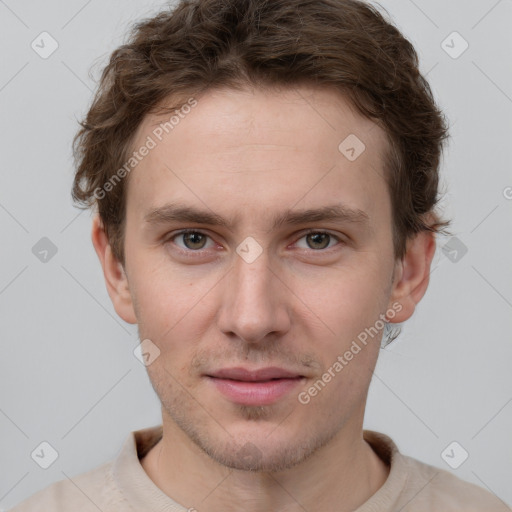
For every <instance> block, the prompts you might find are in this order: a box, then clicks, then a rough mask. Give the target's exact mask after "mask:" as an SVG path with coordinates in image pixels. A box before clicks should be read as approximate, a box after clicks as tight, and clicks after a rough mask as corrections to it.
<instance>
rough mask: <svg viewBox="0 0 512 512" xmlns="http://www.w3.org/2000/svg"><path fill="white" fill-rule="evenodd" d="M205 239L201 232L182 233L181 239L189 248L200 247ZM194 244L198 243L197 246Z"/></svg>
mask: <svg viewBox="0 0 512 512" xmlns="http://www.w3.org/2000/svg"><path fill="white" fill-rule="evenodd" d="M205 239H206V237H205V236H204V235H203V234H202V233H196V232H195V233H183V241H184V243H185V245H186V246H187V247H188V248H189V249H202V248H203V247H204V242H205ZM190 244H192V247H190ZM194 244H199V247H197V246H196V245H194Z"/></svg>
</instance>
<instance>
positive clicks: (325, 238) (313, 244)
mask: <svg viewBox="0 0 512 512" xmlns="http://www.w3.org/2000/svg"><path fill="white" fill-rule="evenodd" d="M303 239H305V240H306V245H307V247H301V248H302V249H313V250H322V249H327V248H329V244H330V242H332V241H338V242H339V241H340V240H339V238H338V237H335V236H334V235H331V234H330V233H325V232H323V231H311V232H310V233H307V234H306V235H304V236H303V237H302V238H300V240H303ZM297 243H298V242H297ZM331 247H332V246H331Z"/></svg>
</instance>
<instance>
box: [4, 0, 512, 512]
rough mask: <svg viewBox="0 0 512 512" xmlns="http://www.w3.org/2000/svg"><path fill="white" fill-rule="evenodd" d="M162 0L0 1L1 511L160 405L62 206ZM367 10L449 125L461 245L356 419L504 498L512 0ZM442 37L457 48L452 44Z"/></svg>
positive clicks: (156, 417)
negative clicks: (127, 58)
mask: <svg viewBox="0 0 512 512" xmlns="http://www.w3.org/2000/svg"><path fill="white" fill-rule="evenodd" d="M163 4H164V3H163V2H157V1H142V0H128V1H127V0H123V1H121V0H108V1H105V2H101V1H99V0H90V1H84V0H68V1H66V2H64V1H57V0H48V1H45V2H36V1H27V0H18V1H15V0H0V38H1V46H0V48H1V50H0V51H1V62H2V64H1V69H0V112H1V116H0V140H1V153H0V155H1V165H0V168H1V171H0V228H1V234H2V251H1V252H0V258H1V260H0V263H1V265H0V322H1V330H0V336H1V357H0V433H1V435H0V461H1V468H0V469H1V476H0V507H2V508H4V509H7V508H9V507H11V506H13V505H14V504H16V503H17V502H19V501H20V500H22V499H24V498H26V497H28V496H29V495H31V494H32V493H34V492H35V491H37V490H39V489H41V488H43V487H46V486H47V485H49V484H50V483H52V482H54V481H57V480H61V479H66V478H70V479H73V477H74V476H76V475H77V474H79V473H81V472H84V471H87V470H89V469H91V468H93V467H96V466H97V465H99V464H101V463H103V462H105V461H107V460H109V459H111V458H113V457H115V456H116V454H117V453H118V451H119V449H120V447H121V445H122V443H123V441H124V440H125V438H126V436H127V435H128V433H129V432H130V431H132V430H136V429H140V428H144V427H146V426H151V425H155V424H158V423H160V409H159V402H158V400H157V398H156V396H155V394H154V392H153V390H152V388H151V386H150V383H149V380H148V378H147V375H146V370H145V368H144V366H143V365H142V364H141V363H140V362H139V361H138V360H137V359H136V358H135V357H134V354H133V350H134V348H135V347H136V346H137V344H138V340H137V332H136V328H135V326H130V325H127V324H124V323H123V321H122V320H120V319H119V318H118V317H117V316H116V314H115V312H114V309H113V307H112V305H111V303H110V299H109V298H108V295H107V293H106V290H105V286H104V282H103V278H102V274H101V270H100V265H99V262H98V261H97V258H96V254H95V253H94V251H93V248H92V244H91V242H90V224H91V217H90V214H89V212H85V213H80V211H79V210H76V209H74V208H73V206H72V203H71V199H70V186H71V182H72V176H73V162H72V158H71V140H72V137H73V135H74V133H75V131H76V129H77V126H78V125H77V119H79V118H81V117H82V115H83V114H84V112H85V111H86V109H87V106H88V105H89V103H90V101H91V98H92V90H94V86H95V82H94V79H93V78H96V77H98V73H99V70H100V69H101V65H102V64H104V63H105V62H106V58H107V56H108V54H109V53H110V52H111V51H112V50H113V49H114V48H115V47H116V46H118V45H119V44H120V43H121V42H122V40H123V37H124V34H125V32H126V29H127V28H128V26H129V25H130V24H131V22H132V21H134V20H137V19H139V18H141V17H145V16H148V15H150V14H152V13H154V12H155V11H156V10H157V9H158V7H159V6H161V5H163ZM381 5H383V6H384V7H386V8H387V9H388V10H389V12H390V14H391V15H392V17H393V19H394V20H395V23H396V24H397V25H398V27H399V28H400V29H401V30H402V31H403V32H404V34H405V35H406V36H407V37H408V38H409V39H410V40H411V41H412V42H413V44H414V45H415V46H416V48H417V49H418V51H419V54H420V59H421V69H422V71H423V72H424V73H428V79H429V81H430V83H431V85H432V88H433V90H434V93H435V95H436V98H437V99H438V101H439V103H440V105H441V107H442V108H443V109H444V110H445V112H446V114H447V116H448V118H449V120H450V123H451V135H452V139H451V141H450V146H449V148H448V150H447V152H446V154H445V158H444V161H443V187H444V189H445V190H446V194H445V199H444V201H443V206H444V211H445V214H446V216H448V217H450V218H454V224H453V227H452V229H453V231H454V234H455V236H456V237H457V239H458V241H457V240H456V241H453V240H451V241H450V240H449V238H448V237H444V238H441V239H440V240H439V244H438V245H439V247H438V250H437V252H436V256H435V260H434V265H433V271H432V279H431V284H430V287H429V290H428V292H427V295H426V296H425V298H424V299H423V301H422V302H421V304H420V306H419V307H418V309H417V312H416V314H415V315H414V317H413V318H412V319H411V320H410V321H409V322H408V323H407V324H406V325H405V326H404V329H403V332H402V334H401V336H400V337H399V338H398V339H397V340H396V341H395V342H394V343H393V344H392V345H391V346H390V347H388V348H387V349H386V350H383V351H381V355H380V359H379V362H378V365H377V369H376V372H375V377H374V379H373V381H372V385H371V388H370V395H369V399H368V407H367V413H366V418H365V428H368V429H374V430H378V431H381V432H384V433H386V434H388V435H390V436H391V437H392V438H393V439H394V440H395V442H396V443H397V444H398V446H399V448H400V449H401V451H402V452H404V453H406V454H407V455H410V456H412V457H415V458H418V459H420V460H422V461H424V462H427V463H429V464H432V465H435V466H438V467H441V468H444V469H446V470H449V471H452V472H453V473H454V474H456V475H457V476H459V477H461V478H463V479H465V480H469V481H471V482H474V483H476V484H478V485H480V486H482V487H485V488H487V489H489V490H490V491H492V492H494V493H495V494H496V495H497V496H499V497H500V498H501V499H502V500H504V501H505V502H507V503H509V504H512V486H511V485H510V483H511V482H512V443H511V442H510V441H511V432H512V403H511V402H512V372H511V371H510V366H511V365H510V361H511V359H512V343H511V335H510V333H511V331H512V329H511V328H512V272H511V271H510V264H511V261H512V258H511V256H512V241H511V240H512V237H511V234H512V200H511V199H510V198H511V197H512V188H507V187H512V173H511V153H510V145H511V135H512V126H511V117H512V68H511V62H512V60H511V56H512V55H511V54H512V52H511V49H512V48H511V47H512V38H511V35H510V32H511V30H510V29H511V20H512V2H511V1H510V0H500V1H496V0H479V1H467V0H451V1H449V2H446V1H444V0H435V1H432V0H430V1H426V0H415V1H412V0H401V1H398V0H386V1H382V2H381ZM43 31H47V32H49V33H50V34H51V35H52V37H53V38H54V39H55V40H56V41H57V42H58V44H59V47H58V49H57V50H56V51H55V53H53V54H52V55H51V56H50V57H49V58H47V59H43V58H41V57H40V56H39V55H38V54H37V53H36V52H35V51H33V49H32V48H31V42H32V41H33V40H34V39H36V37H37V36H38V35H39V34H40V33H41V32H43ZM453 31H457V32H459V33H460V34H461V35H462V37H463V38H464V39H465V40H466V41H467V42H468V43H469V48H468V49H467V51H465V52H464V53H463V54H462V55H460V56H459V57H458V58H456V59H454V58H452V57H451V56H450V55H448V54H447V53H446V51H445V50H444V49H443V47H442V42H443V41H444V40H445V39H446V38H447V36H448V35H450V34H451V33H452V32H453ZM445 44H449V45H451V46H453V47H454V48H453V49H452V52H453V51H456V50H458V49H460V48H461V41H460V40H459V41H457V40H454V42H453V43H451V39H448V43H445ZM94 64H96V67H95V68H93V72H92V78H91V77H90V76H89V70H90V69H91V66H93V65H94ZM43 237H47V238H48V239H50V240H51V242H52V243H53V244H54V245H55V247H56V249H57V252H56V254H55V255H53V256H52V254H51V252H50V253H48V255H47V261H46V262H42V261H40V259H38V257H36V255H35V254H34V253H33V252H32V248H33V247H34V245H36V244H37V243H38V241H39V240H40V239H41V238H43ZM41 243H43V244H44V242H40V244H41ZM446 243H450V244H451V246H452V247H453V246H454V245H453V244H457V243H459V246H460V247H462V245H461V244H464V246H465V247H467V253H466V254H463V255H462V252H461V251H460V247H459V250H458V260H457V261H452V259H453V254H454V253H452V256H451V258H452V259H450V258H449V257H448V256H447V255H445V253H444V252H443V250H442V247H443V246H444V245H445V244H446ZM37 248H39V246H36V249H37ZM39 249H40V248H39ZM35 252H36V253H37V251H36V250H35ZM461 255H462V257H460V256H461ZM40 257H41V256H40ZM42 441H47V442H49V443H50V444H51V445H52V446H53V447H55V449H56V450H57V452H58V454H59V457H58V459H57V460H56V461H55V463H54V464H53V465H51V466H50V467H49V468H48V469H46V470H44V469H42V468H40V467H39V466H38V465H37V464H36V463H35V462H34V460H32V458H31V456H30V454H31V453H32V452H33V450H34V449H35V448H36V447H37V446H38V445H39V444H40V443H41V442H42ZM453 441H457V442H458V443H459V444H460V445H461V446H462V447H464V449H465V450H467V452H468V453H469V458H468V459H467V460H466V461H465V462H464V463H463V464H462V465H461V466H460V467H459V468H458V469H451V468H450V467H449V466H448V465H447V464H446V462H445V461H444V460H443V458H442V457H441V453H442V452H443V450H444V449H445V448H446V447H447V446H448V445H449V444H450V443H452V442H453ZM456 456H458V455H457V454H456Z"/></svg>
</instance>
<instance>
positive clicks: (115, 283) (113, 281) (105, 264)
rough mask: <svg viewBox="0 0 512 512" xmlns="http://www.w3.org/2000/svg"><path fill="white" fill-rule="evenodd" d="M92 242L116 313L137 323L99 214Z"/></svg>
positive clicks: (123, 278)
mask: <svg viewBox="0 0 512 512" xmlns="http://www.w3.org/2000/svg"><path fill="white" fill-rule="evenodd" d="M91 239H92V244H93V246H94V250H95V251H96V254H97V255H98V258H99V260H100V263H101V267H102V269H103V276H104V278H105V285H106V287H107V292H108V294H109V296H110V300H111V301H112V304H113V305H114V309H115V310H116V312H117V314H118V315H119V316H120V317H121V318H122V319H123V320H124V321H125V322H127V323H130V324H135V323H137V318H136V316H135V311H134V308H133V302H132V296H131V293H130V287H129V283H128V278H127V275H126V272H125V269H124V268H123V266H122V265H121V263H120V262H119V260H118V259H117V258H116V257H115V256H114V254H113V253H112V248H111V246H110V243H109V241H108V237H107V234H106V233H105V229H104V227H103V223H102V221H101V219H100V217H99V215H95V217H94V219H93V223H92V231H91Z"/></svg>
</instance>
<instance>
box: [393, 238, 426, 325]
mask: <svg viewBox="0 0 512 512" xmlns="http://www.w3.org/2000/svg"><path fill="white" fill-rule="evenodd" d="M435 250H436V242H435V235H434V233H431V232H429V231H421V232H420V233H418V234H417V235H415V236H414V237H413V238H410V239H409V240H408V241H407V250H406V254H405V256H404V257H403V259H402V260H400V261H398V262H397V263H396V265H397V266H396V267H395V279H394V282H393V291H392V293H391V297H390V302H389V307H392V305H393V304H395V309H398V308H396V304H400V306H401V309H400V311H399V312H397V314H396V315H395V316H394V317H393V319H389V321H390V322H392V323H401V322H404V321H405V320H407V319H408V318H410V317H411V316H412V315H413V313H414V310H415V309H416V305H417V304H418V303H419V302H420V300H421V299H422V298H423V296H424V295H425V292H426V291H427V288H428V283H429V280H430V267H431V264H432V260H433V258H434V254H435Z"/></svg>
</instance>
